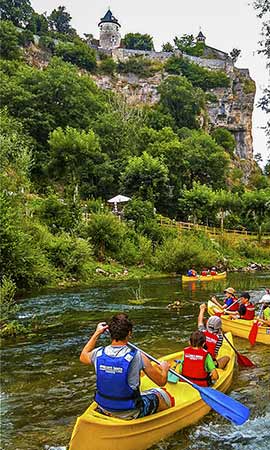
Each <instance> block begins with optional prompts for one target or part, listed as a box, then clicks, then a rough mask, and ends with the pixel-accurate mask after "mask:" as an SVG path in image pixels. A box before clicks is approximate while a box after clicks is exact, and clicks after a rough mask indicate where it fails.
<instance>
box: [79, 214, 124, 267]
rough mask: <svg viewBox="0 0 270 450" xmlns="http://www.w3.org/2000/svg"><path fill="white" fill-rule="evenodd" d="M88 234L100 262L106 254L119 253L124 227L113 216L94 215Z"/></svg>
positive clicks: (88, 226) (88, 227)
mask: <svg viewBox="0 0 270 450" xmlns="http://www.w3.org/2000/svg"><path fill="white" fill-rule="evenodd" d="M86 233H87V235H88V237H89V238H90V240H91V242H92V245H93V248H94V253H95V255H96V256H97V257H98V259H99V260H100V261H103V260H104V259H105V256H106V254H107V255H110V254H113V253H114V252H117V250H118V249H119V247H120V246H121V241H122V239H123V235H124V226H123V224H121V222H119V220H118V218H117V217H115V216H113V214H92V215H91V219H90V221H89V224H88V225H87V230H86Z"/></svg>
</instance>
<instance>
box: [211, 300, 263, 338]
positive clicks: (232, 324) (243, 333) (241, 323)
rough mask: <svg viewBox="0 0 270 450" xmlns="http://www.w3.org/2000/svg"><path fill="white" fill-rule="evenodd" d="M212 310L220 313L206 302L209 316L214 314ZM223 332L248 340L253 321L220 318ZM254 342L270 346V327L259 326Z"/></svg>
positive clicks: (227, 317)
mask: <svg viewBox="0 0 270 450" xmlns="http://www.w3.org/2000/svg"><path fill="white" fill-rule="evenodd" d="M214 308H216V309H218V310H220V311H221V309H220V308H219V307H218V306H217V305H215V304H214V303H213V302H211V300H209V302H208V313H209V314H210V316H212V315H213V314H214ZM221 320H222V329H223V331H230V332H231V333H232V334H233V335H234V336H239V337H241V338H244V339H248V335H249V332H250V329H251V327H252V325H253V320H243V319H235V320H234V319H231V318H230V316H229V315H223V316H221ZM256 342H261V343H262V344H267V345H270V327H267V326H260V327H259V328H258V334H257V338H256Z"/></svg>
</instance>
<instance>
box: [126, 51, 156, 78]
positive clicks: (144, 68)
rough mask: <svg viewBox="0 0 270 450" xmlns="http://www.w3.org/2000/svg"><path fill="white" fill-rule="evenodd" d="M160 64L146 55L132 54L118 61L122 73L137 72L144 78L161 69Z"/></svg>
mask: <svg viewBox="0 0 270 450" xmlns="http://www.w3.org/2000/svg"><path fill="white" fill-rule="evenodd" d="M160 68H161V67H160V65H157V64H156V63H153V61H151V60H150V59H149V58H145V57H144V56H131V57H130V58H128V59H127V60H126V61H119V62H118V71H119V72H121V73H135V74H136V75H139V76H140V77H143V78H148V77H151V76H153V75H154V73H155V72H157V71H158V70H160Z"/></svg>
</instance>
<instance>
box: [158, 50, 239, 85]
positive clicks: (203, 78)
mask: <svg viewBox="0 0 270 450" xmlns="http://www.w3.org/2000/svg"><path fill="white" fill-rule="evenodd" d="M165 70H167V72H169V73H172V74H177V75H183V76H185V77H186V78H187V79H188V80H189V81H190V82H191V83H192V84H193V86H195V87H199V88H201V89H203V90H204V91H206V90H207V89H213V88H217V87H228V86H229V85H230V78H229V77H228V76H227V75H226V73H225V72H223V71H222V70H209V69H206V68H205V67H201V66H199V65H198V64H195V63H193V62H190V61H189V60H188V59H186V58H182V57H178V56H171V57H170V58H169V59H168V60H167V61H166V63H165Z"/></svg>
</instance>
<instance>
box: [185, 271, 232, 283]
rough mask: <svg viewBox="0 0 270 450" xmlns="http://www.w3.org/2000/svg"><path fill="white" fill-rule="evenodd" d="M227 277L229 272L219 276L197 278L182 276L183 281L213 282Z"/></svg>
mask: <svg viewBox="0 0 270 450" xmlns="http://www.w3.org/2000/svg"><path fill="white" fill-rule="evenodd" d="M226 276H227V272H221V273H218V274H217V275H207V276H206V277H203V276H202V275H198V276H197V277H188V276H186V275H182V281H183V282H185V283H186V282H187V281H213V280H224V279H225V278H226Z"/></svg>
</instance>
